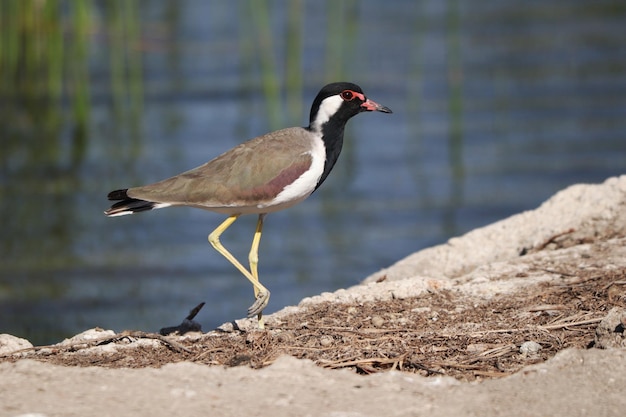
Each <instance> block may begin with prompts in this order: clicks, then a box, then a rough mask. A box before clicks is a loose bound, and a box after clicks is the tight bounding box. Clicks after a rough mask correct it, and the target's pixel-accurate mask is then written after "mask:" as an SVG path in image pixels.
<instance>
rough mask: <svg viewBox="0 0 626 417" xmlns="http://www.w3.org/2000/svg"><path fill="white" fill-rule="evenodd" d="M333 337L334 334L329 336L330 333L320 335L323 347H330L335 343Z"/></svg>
mask: <svg viewBox="0 0 626 417" xmlns="http://www.w3.org/2000/svg"><path fill="white" fill-rule="evenodd" d="M333 341H334V340H333V338H332V336H328V335H324V336H322V337H320V345H322V346H323V347H329V346H331V345H332V344H333Z"/></svg>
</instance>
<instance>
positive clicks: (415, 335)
mask: <svg viewBox="0 0 626 417" xmlns="http://www.w3.org/2000/svg"><path fill="white" fill-rule="evenodd" d="M595 260H596V261H598V262H602V260H601V259H595ZM558 273H559V274H560V275H561V276H562V278H561V279H560V280H559V281H558V282H556V283H542V284H540V285H537V286H531V287H527V288H524V289H523V290H522V291H519V292H517V293H515V294H512V295H505V296H499V297H494V298H493V299H492V300H490V301H487V302H484V303H482V304H480V305H476V304H475V300H473V299H469V298H467V297H464V296H462V295H461V294H456V293H455V292H454V291H450V290H443V291H440V292H438V293H433V294H427V295H424V296H421V297H412V298H407V299H402V300H389V301H383V302H366V303H363V304H361V305H351V304H337V303H331V302H323V303H320V304H316V305H314V306H312V307H310V308H308V309H304V310H303V311H302V312H299V313H297V314H289V315H286V316H284V317H281V319H280V320H279V321H272V322H271V326H269V327H268V329H267V330H266V331H261V330H252V331H231V332H219V331H217V332H215V331H214V332H210V333H208V334H201V333H193V334H187V335H186V337H182V338H180V339H179V340H177V342H176V345H172V344H169V343H167V342H165V341H164V342H163V343H160V344H157V345H156V348H155V346H154V345H152V344H150V345H148V346H139V347H136V348H133V349H122V350H119V351H115V352H114V353H95V354H87V355H85V354H81V353H80V351H81V350H83V349H86V348H88V347H92V346H98V345H99V346H103V345H106V344H109V343H113V342H115V343H118V344H122V345H124V344H127V345H131V344H132V343H133V342H134V341H136V340H137V339H141V338H144V339H151V340H161V339H160V338H158V339H154V338H155V337H158V336H157V335H150V334H145V333H142V332H132V331H127V332H122V333H120V334H116V335H114V336H107V337H104V338H103V339H102V340H97V341H94V342H91V343H84V342H79V343H76V344H70V345H68V346H50V347H47V348H44V347H39V348H35V349H32V350H29V351H26V352H24V354H23V355H22V356H21V359H24V358H32V359H36V360H38V361H42V362H48V363H53V364H56V365H64V366H101V367H108V368H141V367H160V366H163V365H164V364H168V363H175V362H180V361H188V362H196V363H201V364H206V365H219V366H226V367H231V366H242V365H245V366H249V367H251V368H254V369H258V368H262V367H265V366H268V365H270V364H272V363H273V362H274V361H275V360H276V359H277V358H279V357H280V356H282V355H290V356H293V357H295V358H298V359H309V360H311V361H313V362H314V363H316V364H317V365H318V366H321V367H323V368H330V369H337V368H350V369H352V370H354V371H355V372H358V373H364V374H371V373H375V372H381V371H387V370H390V369H395V370H399V371H403V372H408V373H418V374H420V375H423V376H433V375H447V376H452V377H454V378H457V379H459V380H461V381H474V380H476V379H485V378H501V377H503V376H507V375H511V374H513V373H515V372H517V371H518V370H520V369H521V368H523V367H524V366H526V365H529V364H533V363H538V362H542V361H545V360H547V359H549V358H551V357H553V356H554V355H555V354H556V353H557V352H558V351H560V350H563V349H566V348H579V349H588V348H591V347H593V346H594V337H595V329H596V327H597V325H598V322H599V321H600V320H601V319H602V318H603V317H604V316H606V314H607V312H608V311H609V310H610V309H611V308H612V307H622V308H626V270H624V269H620V270H614V271H609V272H606V273H603V274H598V273H596V272H595V271H590V272H586V273H580V272H579V271H575V270H569V269H563V270H560V271H559V272H558ZM528 341H532V342H535V343H538V344H539V345H540V346H541V348H540V350H539V351H538V352H536V354H530V355H528V354H527V355H525V354H522V353H520V346H521V345H522V344H523V343H524V342H528ZM181 346H182V347H184V348H185V350H182V349H181V348H180V347H181ZM4 360H16V359H15V358H13V359H11V357H5V358H4Z"/></svg>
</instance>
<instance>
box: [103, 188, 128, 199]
mask: <svg viewBox="0 0 626 417" xmlns="http://www.w3.org/2000/svg"><path fill="white" fill-rule="evenodd" d="M127 192H128V188H124V189H122V190H115V191H111V192H110V193H109V195H107V198H108V199H109V200H112V201H117V200H125V199H127V198H128V194H127Z"/></svg>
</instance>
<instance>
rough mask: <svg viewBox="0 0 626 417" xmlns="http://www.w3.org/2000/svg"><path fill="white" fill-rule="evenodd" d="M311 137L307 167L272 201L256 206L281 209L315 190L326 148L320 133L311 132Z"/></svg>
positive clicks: (322, 170)
mask: <svg viewBox="0 0 626 417" xmlns="http://www.w3.org/2000/svg"><path fill="white" fill-rule="evenodd" d="M312 138H313V146H312V147H311V150H310V151H309V152H308V153H309V154H310V155H311V159H312V161H311V166H310V167H309V169H308V170H307V171H306V172H305V173H304V174H302V175H300V177H298V179H296V180H295V181H294V182H292V183H291V184H289V185H288V186H286V187H285V188H283V190H282V191H281V192H280V193H278V195H277V196H276V197H275V198H274V199H273V200H272V201H270V202H269V203H265V204H262V205H259V206H257V207H258V208H268V209H269V211H276V210H282V209H283V208H287V207H290V206H293V205H294V204H297V203H299V202H300V201H302V200H304V199H305V198H307V197H308V196H309V195H311V193H312V192H313V191H314V190H315V187H316V186H317V183H318V182H319V180H320V178H321V176H322V173H323V172H324V164H325V162H326V148H325V146H324V141H323V140H322V135H321V134H319V133H313V134H312Z"/></svg>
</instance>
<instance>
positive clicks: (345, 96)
mask: <svg viewBox="0 0 626 417" xmlns="http://www.w3.org/2000/svg"><path fill="white" fill-rule="evenodd" d="M341 98H342V99H344V100H345V101H350V100H352V99H353V98H354V94H353V93H352V91H350V90H345V91H342V92H341Z"/></svg>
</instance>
